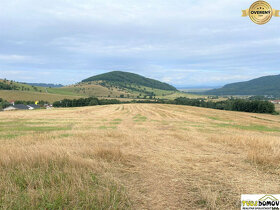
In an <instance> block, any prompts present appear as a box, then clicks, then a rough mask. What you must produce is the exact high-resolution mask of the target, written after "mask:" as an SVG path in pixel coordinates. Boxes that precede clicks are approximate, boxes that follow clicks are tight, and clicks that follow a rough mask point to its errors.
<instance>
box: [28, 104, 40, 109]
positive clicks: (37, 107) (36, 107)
mask: <svg viewBox="0 0 280 210" xmlns="http://www.w3.org/2000/svg"><path fill="white" fill-rule="evenodd" d="M27 106H29V107H32V108H34V109H39V108H40V106H39V105H36V104H28V105H27Z"/></svg>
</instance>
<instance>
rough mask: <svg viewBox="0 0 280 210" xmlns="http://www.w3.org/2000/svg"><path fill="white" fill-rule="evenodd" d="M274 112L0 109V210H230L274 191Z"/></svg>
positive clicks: (149, 107) (279, 133)
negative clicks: (250, 195) (243, 198)
mask: <svg viewBox="0 0 280 210" xmlns="http://www.w3.org/2000/svg"><path fill="white" fill-rule="evenodd" d="M279 125H280V118H279V116H273V115H261V114H252V113H240V112H228V111H219V110H212V109H204V108H197V107H187V106H175V105H157V104H127V105H111V106H96V107H84V108H73V109H53V110H35V111H16V112H2V113H0V208H2V209H68V208H74V209H165V208H168V209H239V208H240V195H241V194H245V193H254V194H256V193H270V194H273V193H279V190H280V186H279V175H280V170H279V161H280V143H279V139H280V138H279V137H280V130H279V129H278V128H280V126H279Z"/></svg>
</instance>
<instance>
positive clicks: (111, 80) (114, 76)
mask: <svg viewBox="0 0 280 210" xmlns="http://www.w3.org/2000/svg"><path fill="white" fill-rule="evenodd" d="M92 81H103V82H107V84H112V85H118V86H120V87H130V85H135V86H139V87H140V86H145V87H149V88H154V89H159V90H170V91H176V90H177V89H176V88H175V87H173V86H171V85H169V84H167V83H163V82H160V81H158V80H154V79H149V78H146V77H143V76H141V75H138V74H133V73H129V72H122V71H113V72H108V73H105V74H100V75H97V76H93V77H90V78H87V79H85V80H83V81H82V82H92Z"/></svg>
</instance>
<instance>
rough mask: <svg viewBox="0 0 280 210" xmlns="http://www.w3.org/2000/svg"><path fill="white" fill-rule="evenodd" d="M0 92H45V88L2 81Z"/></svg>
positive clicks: (0, 82) (0, 80)
mask: <svg viewBox="0 0 280 210" xmlns="http://www.w3.org/2000/svg"><path fill="white" fill-rule="evenodd" d="M0 90H16V91H31V92H45V88H43V87H38V86H34V85H28V84H23V83H19V82H14V81H11V80H6V79H4V80H2V79H0Z"/></svg>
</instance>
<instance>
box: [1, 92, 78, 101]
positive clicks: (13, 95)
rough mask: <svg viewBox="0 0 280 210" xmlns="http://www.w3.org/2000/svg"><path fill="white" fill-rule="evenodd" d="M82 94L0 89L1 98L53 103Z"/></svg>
mask: <svg viewBox="0 0 280 210" xmlns="http://www.w3.org/2000/svg"><path fill="white" fill-rule="evenodd" d="M81 97H82V96H73V95H62V94H50V93H46V92H42V93H40V92H31V91H17V90H0V98H3V99H4V100H7V101H16V100H22V101H40V100H44V101H48V102H50V103H53V102H55V101H60V100H62V99H65V98H67V99H75V98H81Z"/></svg>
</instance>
